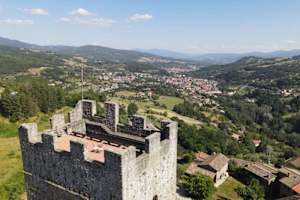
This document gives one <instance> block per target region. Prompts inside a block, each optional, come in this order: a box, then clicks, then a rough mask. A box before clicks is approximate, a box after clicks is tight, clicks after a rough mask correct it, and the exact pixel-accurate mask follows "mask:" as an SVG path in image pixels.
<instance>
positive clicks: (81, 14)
mask: <svg viewBox="0 0 300 200" xmlns="http://www.w3.org/2000/svg"><path fill="white" fill-rule="evenodd" d="M70 15H73V16H78V17H86V16H93V15H94V14H93V13H92V12H90V11H88V10H86V9H83V8H78V9H76V10H72V11H71V12H70Z"/></svg>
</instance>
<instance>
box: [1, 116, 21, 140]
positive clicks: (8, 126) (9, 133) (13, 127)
mask: <svg viewBox="0 0 300 200" xmlns="http://www.w3.org/2000/svg"><path fill="white" fill-rule="evenodd" d="M17 131H18V126H17V124H15V123H11V122H9V121H8V120H7V119H6V118H4V117H0V137H14V136H16V135H17Z"/></svg>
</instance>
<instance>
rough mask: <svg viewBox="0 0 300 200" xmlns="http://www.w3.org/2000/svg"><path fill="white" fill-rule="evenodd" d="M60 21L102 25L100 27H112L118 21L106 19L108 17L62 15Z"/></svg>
mask: <svg viewBox="0 0 300 200" xmlns="http://www.w3.org/2000/svg"><path fill="white" fill-rule="evenodd" d="M59 21H61V22H66V23H73V24H84V25H93V26H100V27H110V26H112V25H113V24H115V23H116V21H115V20H113V19H106V18H90V19H86V18H85V19H82V18H78V17H77V18H68V17H62V18H60V19H59Z"/></svg>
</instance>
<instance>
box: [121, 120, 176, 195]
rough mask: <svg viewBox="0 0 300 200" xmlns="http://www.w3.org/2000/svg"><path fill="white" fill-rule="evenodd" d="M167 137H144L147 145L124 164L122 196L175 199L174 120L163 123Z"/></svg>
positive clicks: (155, 135)
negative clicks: (167, 133) (144, 149)
mask: <svg viewBox="0 0 300 200" xmlns="http://www.w3.org/2000/svg"><path fill="white" fill-rule="evenodd" d="M165 125H166V126H167V127H165V128H166V129H167V130H169V138H168V139H165V140H163V141H161V134H160V133H155V134H153V135H151V136H149V137H147V138H146V140H147V142H146V143H147V145H148V149H147V152H148V153H145V154H142V155H141V156H139V157H137V158H132V159H128V160H127V162H125V164H124V165H123V168H122V171H123V176H122V177H123V188H124V191H123V192H124V200H140V199H143V200H153V199H154V197H155V196H157V198H158V199H159V200H160V199H162V200H174V199H176V162H177V123H170V124H168V125H167V124H165Z"/></svg>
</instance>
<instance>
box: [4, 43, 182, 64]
mask: <svg viewBox="0 0 300 200" xmlns="http://www.w3.org/2000/svg"><path fill="white" fill-rule="evenodd" d="M0 45H2V46H8V47H15V48H26V49H36V50H42V51H51V52H55V53H58V54H62V55H71V56H82V57H86V58H89V59H91V60H93V61H99V62H100V61H101V62H117V63H124V62H146V63H160V62H161V63H167V62H180V63H181V62H183V61H179V60H177V59H174V58H165V57H163V56H157V55H152V54H149V53H143V52H138V51H133V50H120V49H113V48H108V47H102V46H94V45H86V46H81V47H74V46H63V45H57V46H40V45H34V44H29V43H25V42H21V41H18V40H11V39H7V38H3V37H2V38H1V37H0Z"/></svg>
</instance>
